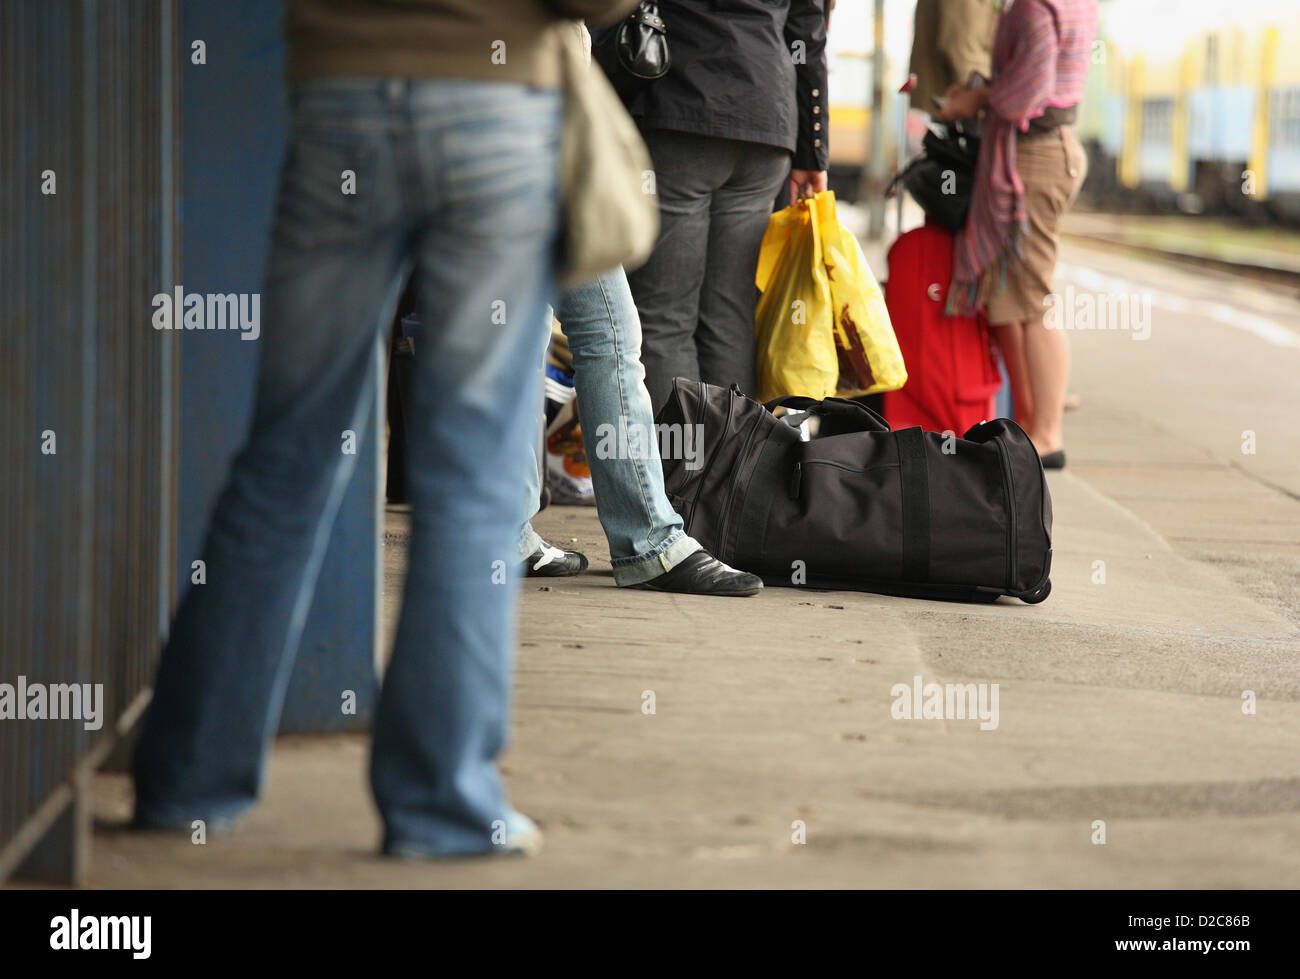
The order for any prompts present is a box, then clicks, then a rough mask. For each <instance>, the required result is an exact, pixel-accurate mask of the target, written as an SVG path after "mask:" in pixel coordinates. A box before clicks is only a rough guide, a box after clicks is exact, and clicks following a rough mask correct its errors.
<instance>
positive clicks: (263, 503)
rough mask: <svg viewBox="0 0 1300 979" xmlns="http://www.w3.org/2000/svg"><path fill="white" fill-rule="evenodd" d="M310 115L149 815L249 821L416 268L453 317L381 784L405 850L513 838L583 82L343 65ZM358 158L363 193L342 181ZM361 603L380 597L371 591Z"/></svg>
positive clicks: (160, 733)
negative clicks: (515, 716)
mask: <svg viewBox="0 0 1300 979" xmlns="http://www.w3.org/2000/svg"><path fill="white" fill-rule="evenodd" d="M292 108H293V113H292V131H291V134H290V140H289V149H288V155H287V158H286V162H285V165H284V170H283V173H282V175H281V185H280V192H279V198H278V204H277V213H276V218H275V226H274V232H273V242H272V247H271V255H270V260H269V268H268V272H267V278H266V286H265V291H266V294H265V297H264V298H265V302H264V303H263V308H264V309H265V312H266V316H265V320H264V324H263V330H262V349H261V363H260V370H259V376H258V383H257V398H256V405H255V409H254V415H253V421H252V425H251V429H250V432H249V434H248V437H247V441H246V443H245V445H244V447H243V449H242V450H241V451H240V453H239V454H238V456H237V458H236V459H235V461H234V463H233V467H232V470H231V472H230V475H229V479H228V482H227V484H226V486H225V488H224V490H223V491H222V493H221V496H220V498H219V500H218V503H217V506H216V510H215V513H214V514H213V517H212V522H211V526H210V528H209V531H208V536H207V539H206V543H205V546H204V552H203V558H204V560H205V561H206V563H207V583H206V584H202V585H195V586H193V587H191V588H190V590H189V591H188V593H187V594H186V596H185V598H184V600H183V602H182V604H181V607H180V609H179V612H178V614H177V618H176V620H175V622H174V624H173V627H172V632H171V636H170V638H169V640H168V642H167V646H166V649H165V650H164V652H163V655H162V661H161V664H160V666H159V670H158V677H157V682H156V684H155V688H154V699H153V703H152V704H151V705H150V708H149V711H148V714H147V716H146V718H145V722H144V727H143V731H142V734H141V738H140V743H139V747H138V749H137V752H136V756H135V763H134V769H135V783H136V818H137V821H138V822H139V823H141V824H143V825H177V824H181V825H183V824H185V823H187V821H188V820H190V819H209V820H217V821H219V822H227V823H228V822H230V821H232V820H234V819H235V818H236V817H238V815H239V814H240V813H242V812H243V811H244V810H245V809H246V808H248V807H249V806H250V805H252V803H253V802H254V801H255V800H256V798H257V796H258V794H259V791H260V789H261V785H262V781H263V773H264V765H265V759H266V753H267V748H268V745H269V742H270V740H271V738H272V737H273V735H274V734H275V731H276V728H277V724H278V720H279V715H280V711H281V707H282V704H283V701H284V695H285V688H286V685H287V682H288V679H289V674H290V669H291V667H292V665H293V661H294V657H295V654H296V652H297V647H298V643H299V639H300V637H301V635H302V630H303V623H304V621H305V619H306V616H307V612H308V609H309V608H310V606H311V601H312V593H313V591H314V588H315V585H316V580H317V575H318V573H319V571H320V565H321V560H322V557H323V554H324V552H325V548H326V544H327V542H328V540H329V537H330V530H331V527H332V524H333V521H334V518H335V515H336V513H337V510H338V506H339V502H340V499H341V498H342V496H343V492H344V489H345V488H346V486H347V485H348V481H349V479H350V477H351V476H352V470H353V467H354V463H355V460H356V458H357V456H356V455H355V454H344V453H342V452H341V451H340V444H341V436H342V433H343V432H345V431H351V432H353V433H355V435H356V438H357V439H358V440H360V439H362V438H364V437H365V435H366V433H368V432H369V431H370V428H371V426H370V425H368V424H367V416H368V415H369V412H370V407H371V405H372V403H373V401H374V396H375V391H374V383H375V375H376V364H377V359H376V358H377V357H378V356H379V355H380V354H379V350H380V349H381V345H382V344H383V340H384V337H383V334H384V328H385V327H386V326H387V325H388V324H389V323H390V322H391V320H392V317H393V312H394V309H395V307H396V302H397V297H398V293H399V290H400V287H401V284H402V282H403V281H404V279H405V278H406V276H407V275H408V274H410V272H411V271H412V269H414V270H415V271H416V274H418V275H419V277H420V282H421V284H422V288H421V289H420V300H421V304H422V306H421V313H422V319H423V321H424V322H425V323H427V324H430V328H429V330H428V334H429V335H428V337H427V339H425V341H424V342H422V343H420V344H417V345H416V358H415V365H414V390H413V393H412V399H413V410H412V417H411V418H410V419H408V423H409V424H408V437H409V451H410V495H411V503H412V526H411V545H410V566H409V571H408V573H407V578H406V590H405V593H404V596H403V603H402V611H401V618H400V621H399V624H398V628H397V637H396V641H395V644H394V648H393V652H392V659H391V661H390V663H389V666H388V670H387V674H386V676H385V678H384V683H383V689H382V692H381V695H380V699H379V704H378V709H377V716H376V721H375V732H374V743H373V749H372V756H371V771H370V776H371V787H372V789H373V791H374V795H375V800H376V802H377V804H378V807H379V812H380V815H381V816H382V818H383V821H384V828H385V834H384V848H385V850H387V851H389V852H394V851H400V852H405V853H410V852H416V853H427V854H430V855H434V854H460V853H477V852H487V851H491V850H492V849H493V846H494V842H501V840H502V838H501V835H500V833H497V834H496V839H495V840H494V839H493V835H494V831H495V830H499V829H500V828H501V826H502V824H503V823H504V821H506V820H507V819H508V817H509V813H510V810H509V807H508V804H507V802H506V799H505V795H504V791H503V788H502V785H501V781H500V778H499V775H498V772H497V768H496V763H495V759H496V757H497V755H498V753H499V752H500V751H501V750H502V747H503V746H504V744H505V742H506V737H507V727H508V721H509V698H510V688H511V669H512V650H513V645H514V629H515V625H514V617H515V605H516V596H517V591H518V581H517V574H516V568H517V565H516V562H515V561H514V560H513V557H514V547H515V539H516V536H517V534H518V529H519V485H520V483H521V482H522V481H523V480H525V479H526V478H527V475H528V474H527V472H526V471H525V470H526V466H527V460H528V458H529V448H530V446H531V444H532V439H533V436H534V433H535V428H534V425H533V420H534V412H535V406H536V403H537V400H538V398H539V397H540V396H541V391H540V387H539V382H538V373H537V362H536V353H537V350H538V347H539V344H540V343H541V342H543V340H544V338H543V337H542V336H541V334H540V331H541V326H542V322H543V320H542V316H543V311H544V309H545V307H546V304H547V303H548V302H549V301H551V298H552V293H553V281H554V260H555V259H554V256H555V247H556V237H557V226H558V211H559V206H558V186H557V184H558V173H557V170H558V163H557V153H558V141H559V128H560V118H561V95H560V93H559V92H555V91H541V90H536V89H533V88H530V87H528V86H524V85H516V84H507V83H496V82H491V83H481V82H466V81H453V80H422V81H405V80H401V79H373V80H371V79H321V80H315V81H310V82H305V83H301V84H299V85H297V86H295V87H294V89H293V91H292ZM346 170H351V171H353V172H354V174H355V179H356V188H357V193H356V194H355V195H346V194H343V193H341V192H340V190H341V179H342V176H343V172H344V171H346ZM367 478H369V476H367ZM503 575H506V576H508V577H507V578H505V579H503V577H502V576H503ZM503 582H504V583H503ZM357 601H362V602H370V601H373V593H372V592H371V591H370V589H369V587H368V586H367V587H365V588H362V587H360V583H358V592H357ZM357 641H358V642H359V643H364V644H368V643H369V637H368V636H359V637H358V638H357Z"/></svg>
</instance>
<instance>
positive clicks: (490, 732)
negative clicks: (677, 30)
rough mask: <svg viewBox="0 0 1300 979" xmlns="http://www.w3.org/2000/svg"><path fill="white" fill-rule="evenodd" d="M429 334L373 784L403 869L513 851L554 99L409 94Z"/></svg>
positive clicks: (552, 228) (548, 261)
mask: <svg viewBox="0 0 1300 979" xmlns="http://www.w3.org/2000/svg"><path fill="white" fill-rule="evenodd" d="M412 111H413V115H414V118H415V122H416V126H417V138H418V145H419V149H420V151H421V152H420V158H421V159H422V160H428V161H433V162H432V164H431V165H430V166H427V167H425V168H424V169H422V170H421V171H420V172H419V179H420V185H419V186H420V188H421V191H422V195H423V196H424V197H425V198H426V199H428V200H430V201H431V202H433V203H434V204H435V205H436V206H431V207H430V209H429V212H428V216H427V224H426V225H425V226H424V227H423V228H422V229H421V231H420V233H419V235H418V238H417V242H416V253H417V263H418V271H417V274H418V275H419V277H420V307H421V310H420V311H421V317H422V323H424V324H426V325H427V330H428V334H429V336H428V339H427V342H425V343H423V344H422V345H420V344H417V347H416V364H415V378H414V390H413V394H412V397H413V402H414V411H413V412H412V414H413V415H414V420H413V423H412V429H411V432H410V436H411V441H410V459H411V487H410V488H411V504H412V532H411V553H410V567H409V570H408V572H407V579H406V587H405V592H404V595H403V603H402V614H401V620H400V622H399V624H398V628H397V638H396V642H395V645H394V648H393V657H392V661H391V663H390V664H389V667H388V672H387V674H386V676H385V678H384V684H383V690H382V692H381V695H380V703H379V713H378V718H377V722H376V728H375V739H374V749H373V755H372V760H371V769H370V781H371V786H372V788H373V790H374V794H375V799H376V802H377V803H378V806H379V811H380V813H381V814H382V816H383V819H384V826H385V838H384V847H385V849H386V850H388V851H390V852H403V853H411V852H417V853H427V854H430V855H450V854H461V853H480V852H486V851H490V850H492V848H493V847H494V846H495V845H497V844H499V843H501V842H503V841H504V839H503V836H502V834H501V829H502V826H503V824H504V821H505V819H506V815H507V803H506V800H505V796H504V792H503V790H502V787H501V783H500V779H499V776H498V773H497V769H496V763H495V760H496V757H497V755H498V754H499V753H500V751H501V750H502V748H503V747H504V746H505V743H506V739H507V734H508V722H509V698H510V688H511V671H512V666H513V663H512V650H513V645H514V639H515V618H514V617H515V607H516V598H517V591H518V580H517V569H518V564H517V562H516V560H515V553H516V546H517V540H518V533H519V517H520V487H521V486H523V485H524V482H525V480H526V479H527V478H528V471H527V468H528V466H530V465H532V464H533V453H531V452H530V451H529V447H530V445H531V443H532V442H533V441H534V440H535V439H536V436H537V428H536V416H537V412H538V407H539V404H540V398H541V383H540V374H539V371H538V369H537V363H538V358H539V357H540V355H541V351H542V349H543V348H544V345H545V334H544V332H543V329H544V326H543V324H544V309H545V306H546V304H547V303H548V302H549V301H550V300H551V298H552V296H551V291H552V287H553V278H554V267H553V266H554V251H555V242H556V233H557V228H558V213H559V206H558V186H557V184H558V173H557V170H558V163H557V161H558V140H559V124H560V112H561V101H560V95H559V93H558V92H544V91H537V90H533V89H530V88H527V87H525V86H515V85H506V84H497V83H492V84H483V83H477V84H476V83H461V82H429V83H419V84H416V85H414V86H413V102H412Z"/></svg>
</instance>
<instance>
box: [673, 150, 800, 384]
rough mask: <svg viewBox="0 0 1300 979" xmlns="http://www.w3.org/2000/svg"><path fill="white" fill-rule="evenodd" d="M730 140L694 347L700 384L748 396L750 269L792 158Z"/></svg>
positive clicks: (753, 376)
mask: <svg viewBox="0 0 1300 979" xmlns="http://www.w3.org/2000/svg"><path fill="white" fill-rule="evenodd" d="M729 143H730V146H731V147H733V148H734V151H735V166H734V168H733V170H732V173H731V176H730V177H729V178H728V180H727V182H726V183H724V184H723V185H722V186H721V187H719V188H718V189H717V190H715V191H714V192H713V200H712V204H711V207H710V211H709V255H708V263H707V266H706V268H705V273H704V284H703V287H702V288H701V290H700V320H699V326H698V327H697V329H696V331H695V346H696V350H697V351H698V357H699V363H700V374H699V378H700V380H702V381H705V382H707V383H709V384H716V385H718V386H720V387H727V386H729V385H731V384H736V385H738V386H739V387H740V390H741V391H743V392H744V393H745V394H747V395H749V396H751V397H753V396H755V395H756V394H757V390H758V377H757V373H756V372H757V365H756V363H755V356H756V345H755V339H754V306H755V304H756V303H757V302H758V286H756V285H755V284H754V271H755V269H757V267H758V251H759V246H760V245H762V243H763V232H764V231H766V230H767V221H768V218H770V217H771V216H772V201H773V199H774V198H775V197H776V194H777V191H779V190H780V189H781V187H782V186H783V184H784V182H785V180H786V177H788V176H789V174H790V154H789V152H788V151H786V150H783V149H779V148H777V147H775V146H763V145H762V144H759V143H737V142H734V141H729Z"/></svg>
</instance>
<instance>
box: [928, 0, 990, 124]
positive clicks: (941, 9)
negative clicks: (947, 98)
mask: <svg viewBox="0 0 1300 979" xmlns="http://www.w3.org/2000/svg"><path fill="white" fill-rule="evenodd" d="M997 20H998V4H997V2H996V0H917V4H916V34H915V36H914V39H913V41H912V65H911V72H912V74H914V75H915V76H916V87H915V88H914V89H913V90H912V108H913V109H920V110H921V111H923V112H931V113H932V112H934V111H935V108H936V106H935V104H934V102H933V100H932V99H931V98H930V96H932V95H937V96H940V97H942V96H943V93H944V92H946V91H947V90H948V86H949V85H952V84H953V83H955V82H960V83H962V84H965V82H966V81H967V79H969V78H970V74H971V72H973V71H978V72H979V73H980V74H981V75H983V76H984V77H985V78H987V77H988V76H989V74H990V73H991V71H992V64H993V31H994V29H995V28H996V27H997Z"/></svg>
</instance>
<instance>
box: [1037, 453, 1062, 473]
mask: <svg viewBox="0 0 1300 979" xmlns="http://www.w3.org/2000/svg"><path fill="white" fill-rule="evenodd" d="M1039 458H1040V459H1041V460H1042V463H1043V468H1044V469H1064V468H1065V450H1064V449H1057V450H1056V451H1055V452H1049V453H1047V455H1045V456H1039Z"/></svg>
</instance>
